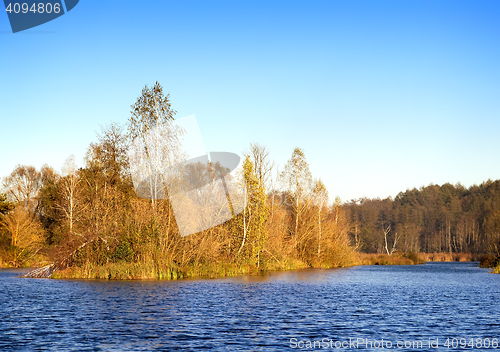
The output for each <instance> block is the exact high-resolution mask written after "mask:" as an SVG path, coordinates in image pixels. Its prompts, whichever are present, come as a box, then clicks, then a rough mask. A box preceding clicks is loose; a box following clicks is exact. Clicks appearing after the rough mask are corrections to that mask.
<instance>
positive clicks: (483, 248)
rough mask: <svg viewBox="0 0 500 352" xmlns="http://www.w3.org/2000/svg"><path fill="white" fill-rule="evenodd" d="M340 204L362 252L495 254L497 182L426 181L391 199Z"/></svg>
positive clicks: (499, 212)
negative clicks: (469, 185)
mask: <svg viewBox="0 0 500 352" xmlns="http://www.w3.org/2000/svg"><path fill="white" fill-rule="evenodd" d="M343 208H344V209H345V212H346V217H347V219H348V221H349V222H350V224H351V232H350V233H351V237H352V240H353V243H354V245H355V246H356V247H357V248H358V250H361V251H363V252H367V253H383V252H386V251H389V252H391V251H392V250H401V251H404V252H409V251H414V252H426V253H434V252H453V253H464V252H466V253H494V254H498V248H497V243H498V240H499V236H500V181H498V180H497V181H491V180H488V181H486V182H484V183H482V184H481V185H479V186H478V185H473V186H471V187H469V188H465V187H464V186H462V185H460V184H457V185H452V184H450V183H446V184H444V185H442V186H438V185H429V186H427V187H422V188H420V189H416V188H414V189H412V190H407V191H406V192H401V193H399V194H398V195H397V196H396V197H395V198H394V199H392V198H386V199H366V198H363V199H359V200H353V201H351V202H349V203H347V204H345V205H344V206H343ZM394 242H396V244H395V245H394Z"/></svg>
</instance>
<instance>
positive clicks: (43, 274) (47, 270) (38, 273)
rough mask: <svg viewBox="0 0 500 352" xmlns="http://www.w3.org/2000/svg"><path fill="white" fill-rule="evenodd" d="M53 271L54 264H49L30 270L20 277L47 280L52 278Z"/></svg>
mask: <svg viewBox="0 0 500 352" xmlns="http://www.w3.org/2000/svg"><path fill="white" fill-rule="evenodd" d="M55 270H56V268H55V264H49V265H45V266H43V267H41V268H36V269H33V270H30V271H28V272H27V273H26V274H24V275H22V276H21V277H25V278H32V279H48V278H50V277H51V276H52V274H53V273H54V271H55Z"/></svg>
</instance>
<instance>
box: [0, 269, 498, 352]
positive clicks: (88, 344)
mask: <svg viewBox="0 0 500 352" xmlns="http://www.w3.org/2000/svg"><path fill="white" fill-rule="evenodd" d="M17 274H19V271H15V270H2V271H0V281H1V286H0V287H2V290H1V292H0V308H1V311H0V350H13V351H14V350H16V351H17V350H35V349H36V350H57V351H64V350H75V351H85V350H92V351H96V350H97V351H101V350H103V351H131V350H145V351H148V350H168V351H171V350H190V349H191V350H194V349H199V348H205V349H212V350H228V351H234V350H242V351H248V350H254V351H260V350H262V351H275V350H290V346H291V343H290V339H294V338H295V339H297V340H294V341H314V340H318V341H319V340H321V339H331V340H332V341H345V340H349V339H354V340H355V339H358V338H362V339H371V340H381V339H384V340H385V341H392V342H393V343H395V342H396V341H398V340H401V341H414V340H422V341H428V340H429V339H434V340H435V339H436V338H439V343H440V346H439V348H438V349H428V348H426V347H427V346H424V348H423V349H422V348H418V349H411V348H410V349H405V350H406V351H411V350H415V351H417V350H418V351H421V350H429V351H436V350H443V351H444V350H448V351H449V350H451V349H450V348H447V347H444V346H443V343H444V342H445V339H446V338H448V337H450V338H458V339H459V338H469V339H470V338H483V339H484V338H489V339H493V338H500V333H499V331H500V319H499V318H500V309H498V306H497V303H498V301H499V298H500V275H493V274H489V273H488V270H487V269H482V268H478V267H477V263H429V264H426V265H417V266H364V267H354V268H347V269H332V270H299V271H293V272H291V271H290V272H280V273H270V274H266V275H263V276H241V277H235V278H228V279H219V280H185V281H174V282H172V281H111V282H110V281H83V280H82V281H77V280H72V281H63V280H44V279H20V278H17V277H16V275H17ZM330 347H331V346H330ZM394 348H395V346H394V347H393V349H394ZM469 349H470V348H469ZM322 350H324V349H322ZM337 350H339V349H337ZM377 350H378V351H382V350H384V349H382V348H378V349H377Z"/></svg>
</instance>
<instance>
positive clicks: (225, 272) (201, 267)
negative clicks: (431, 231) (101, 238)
mask: <svg viewBox="0 0 500 352" xmlns="http://www.w3.org/2000/svg"><path fill="white" fill-rule="evenodd" d="M349 259H350V260H346V261H344V262H342V263H325V262H309V263H306V262H304V261H301V260H298V259H287V260H283V261H274V262H269V263H266V264H265V265H262V266H260V267H257V266H256V265H254V264H249V263H212V264H208V263H199V264H192V265H187V266H179V265H175V264H172V263H157V264H153V263H151V262H143V263H127V262H117V263H108V264H104V265H93V264H91V263H90V262H87V263H84V264H83V265H82V266H78V267H76V266H75V267H70V268H67V269H64V270H58V271H56V272H54V274H53V276H52V278H54V279H104V280H179V279H188V278H211V279H212V278H221V277H231V276H237V275H243V274H250V275H257V274H259V273H262V272H266V271H287V270H296V269H304V268H338V267H349V266H357V265H415V264H425V263H426V262H432V261H440V262H441V261H445V262H465V261H476V260H479V259H480V258H479V256H478V255H472V254H469V253H453V254H450V253H415V252H409V253H402V252H397V253H394V254H392V255H390V256H389V255H387V254H368V253H357V256H356V257H353V258H349ZM494 272H495V273H500V265H499V266H497V267H496V268H495V269H494Z"/></svg>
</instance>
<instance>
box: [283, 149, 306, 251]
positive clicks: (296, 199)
mask: <svg viewBox="0 0 500 352" xmlns="http://www.w3.org/2000/svg"><path fill="white" fill-rule="evenodd" d="M280 177H281V181H282V182H283V183H284V185H285V187H286V188H287V190H288V194H289V195H290V196H291V197H292V202H293V203H292V204H293V205H292V206H293V212H294V217H295V228H294V237H295V244H297V239H298V235H299V220H300V217H301V215H302V213H303V212H304V211H305V210H306V209H307V207H308V206H309V199H310V192H311V183H312V176H311V172H310V171H309V164H308V163H307V161H306V157H305V154H304V151H303V150H302V149H300V148H295V149H294V151H293V153H292V157H291V158H290V160H289V161H288V162H287V164H286V165H285V169H284V171H283V172H282V173H281V175H280Z"/></svg>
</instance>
